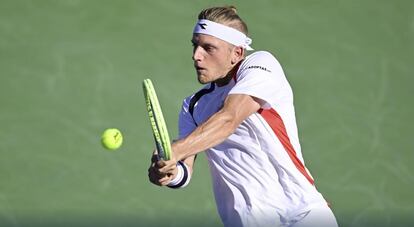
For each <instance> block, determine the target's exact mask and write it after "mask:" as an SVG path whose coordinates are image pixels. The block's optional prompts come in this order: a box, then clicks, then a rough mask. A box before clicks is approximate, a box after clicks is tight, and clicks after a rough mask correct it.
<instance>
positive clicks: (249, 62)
mask: <svg viewBox="0 0 414 227" xmlns="http://www.w3.org/2000/svg"><path fill="white" fill-rule="evenodd" d="M280 67H281V66H280V63H279V61H278V60H277V59H276V57H275V56H274V55H273V54H272V53H270V52H269V51H256V52H253V53H251V54H250V55H248V56H247V57H246V58H245V60H244V61H243V62H242V64H241V65H240V70H246V69H258V70H264V71H266V72H272V71H273V70H275V69H279V68H280Z"/></svg>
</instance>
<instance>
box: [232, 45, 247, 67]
mask: <svg viewBox="0 0 414 227" xmlns="http://www.w3.org/2000/svg"><path fill="white" fill-rule="evenodd" d="M244 51H245V50H244V48H243V47H238V46H236V47H234V48H233V51H232V58H231V64H233V65H234V64H237V63H239V61H240V60H242V59H243V58H244Z"/></svg>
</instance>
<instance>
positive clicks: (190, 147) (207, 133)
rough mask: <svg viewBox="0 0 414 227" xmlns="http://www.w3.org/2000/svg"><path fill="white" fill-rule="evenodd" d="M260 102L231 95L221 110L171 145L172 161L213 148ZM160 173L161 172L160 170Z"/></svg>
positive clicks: (247, 96) (243, 96)
mask: <svg viewBox="0 0 414 227" xmlns="http://www.w3.org/2000/svg"><path fill="white" fill-rule="evenodd" d="M260 106H261V105H260V100H258V99H256V98H254V97H252V96H249V95H244V94H231V95H229V96H228V97H227V98H226V100H225V101H224V105H223V107H222V109H220V110H219V111H218V112H217V113H215V114H214V115H212V116H211V117H210V118H209V119H208V120H207V121H206V122H204V123H203V124H201V125H200V126H199V127H197V128H196V129H195V130H194V131H193V132H192V133H191V134H189V135H188V136H187V137H185V138H184V139H181V140H178V141H176V142H175V143H173V144H172V150H173V159H175V160H182V159H185V158H187V157H190V156H194V155H196V154H197V153H199V152H202V151H204V150H206V149H208V148H211V147H214V146H216V145H217V144H220V143H221V142H223V141H224V140H225V139H226V138H227V137H228V136H230V135H231V134H232V133H233V132H234V131H235V129H236V128H237V127H238V126H239V125H240V124H241V123H242V122H243V121H244V120H245V119H246V118H247V117H249V116H250V115H251V114H253V113H255V112H257V111H258V110H259V108H260ZM161 171H163V170H162V169H161Z"/></svg>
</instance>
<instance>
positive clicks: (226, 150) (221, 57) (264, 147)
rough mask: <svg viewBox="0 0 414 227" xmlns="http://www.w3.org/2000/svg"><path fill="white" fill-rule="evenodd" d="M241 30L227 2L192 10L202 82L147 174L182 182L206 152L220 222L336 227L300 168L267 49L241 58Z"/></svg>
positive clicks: (291, 116) (288, 99) (285, 89)
mask: <svg viewBox="0 0 414 227" xmlns="http://www.w3.org/2000/svg"><path fill="white" fill-rule="evenodd" d="M247 34H248V30H247V26H246V24H245V23H244V22H243V21H242V20H241V19H240V17H239V16H238V14H237V12H236V9H235V8H234V7H231V6H230V7H213V8H208V9H205V10H203V11H202V12H201V13H200V14H199V16H198V21H197V22H196V24H195V27H194V30H193V37H192V44H193V56H192V58H193V61H194V67H195V70H196V72H197V77H198V81H199V82H200V83H201V84H203V85H204V87H203V88H202V89H201V90H199V91H197V92H196V93H194V94H193V95H191V96H189V97H188V98H186V99H185V100H184V102H183V106H182V110H181V113H180V116H179V139H178V140H177V141H176V142H174V143H173V144H172V149H173V158H172V160H169V161H158V160H156V159H154V158H153V159H152V163H151V166H150V168H149V179H150V181H151V182H153V183H154V184H157V185H161V186H164V185H166V186H168V187H171V188H181V187H184V186H186V185H187V184H188V182H189V181H190V178H191V174H192V171H193V164H194V159H195V155H197V154H198V153H200V152H206V155H207V159H208V161H209V166H210V171H211V175H212V180H213V182H212V184H213V187H214V195H215V199H216V204H217V209H218V213H219V214H220V217H221V220H222V222H223V224H224V225H225V226H294V227H302V226H303V227H305V226H306V227H308V226H309V227H314V226H319V227H323V226H329V227H330V226H337V222H336V219H335V216H334V215H333V213H332V211H331V209H330V208H329V207H328V205H327V202H326V201H325V199H324V198H323V197H322V195H321V194H320V193H319V192H318V190H317V189H316V187H315V185H314V179H313V178H312V176H311V174H310V173H309V171H308V170H307V168H306V167H305V163H304V160H303V157H302V153H301V147H300V144H299V139H298V132H297V126H296V119H295V110H294V105H293V94H292V89H291V87H290V85H289V83H288V81H287V80H286V77H285V75H284V72H283V70H282V67H281V66H280V64H279V62H278V61H277V59H276V58H275V57H274V56H273V55H272V54H271V53H269V52H266V51H256V52H253V53H251V54H250V55H248V56H246V51H251V50H253V49H252V47H251V46H250V45H251V43H252V40H251V39H250V38H249V37H248V36H247ZM154 157H155V156H154Z"/></svg>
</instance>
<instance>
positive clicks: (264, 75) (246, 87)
mask: <svg viewBox="0 0 414 227" xmlns="http://www.w3.org/2000/svg"><path fill="white" fill-rule="evenodd" d="M286 85H288V84H287V81H286V77H285V75H284V72H283V70H282V67H281V66H280V64H279V62H278V61H277V60H276V58H275V57H273V55H272V54H270V53H269V52H265V51H260V52H256V53H254V54H253V55H252V56H249V57H248V58H247V59H246V60H245V61H244V62H243V63H242V65H240V68H239V71H238V72H237V82H236V84H235V86H234V87H233V88H232V89H231V90H230V92H229V95H230V94H246V95H250V96H253V97H255V98H258V99H260V100H261V101H262V103H261V105H262V108H264V109H269V108H271V106H274V105H275V104H276V102H277V99H279V98H281V97H282V96H284V93H286V89H285V86H286Z"/></svg>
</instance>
